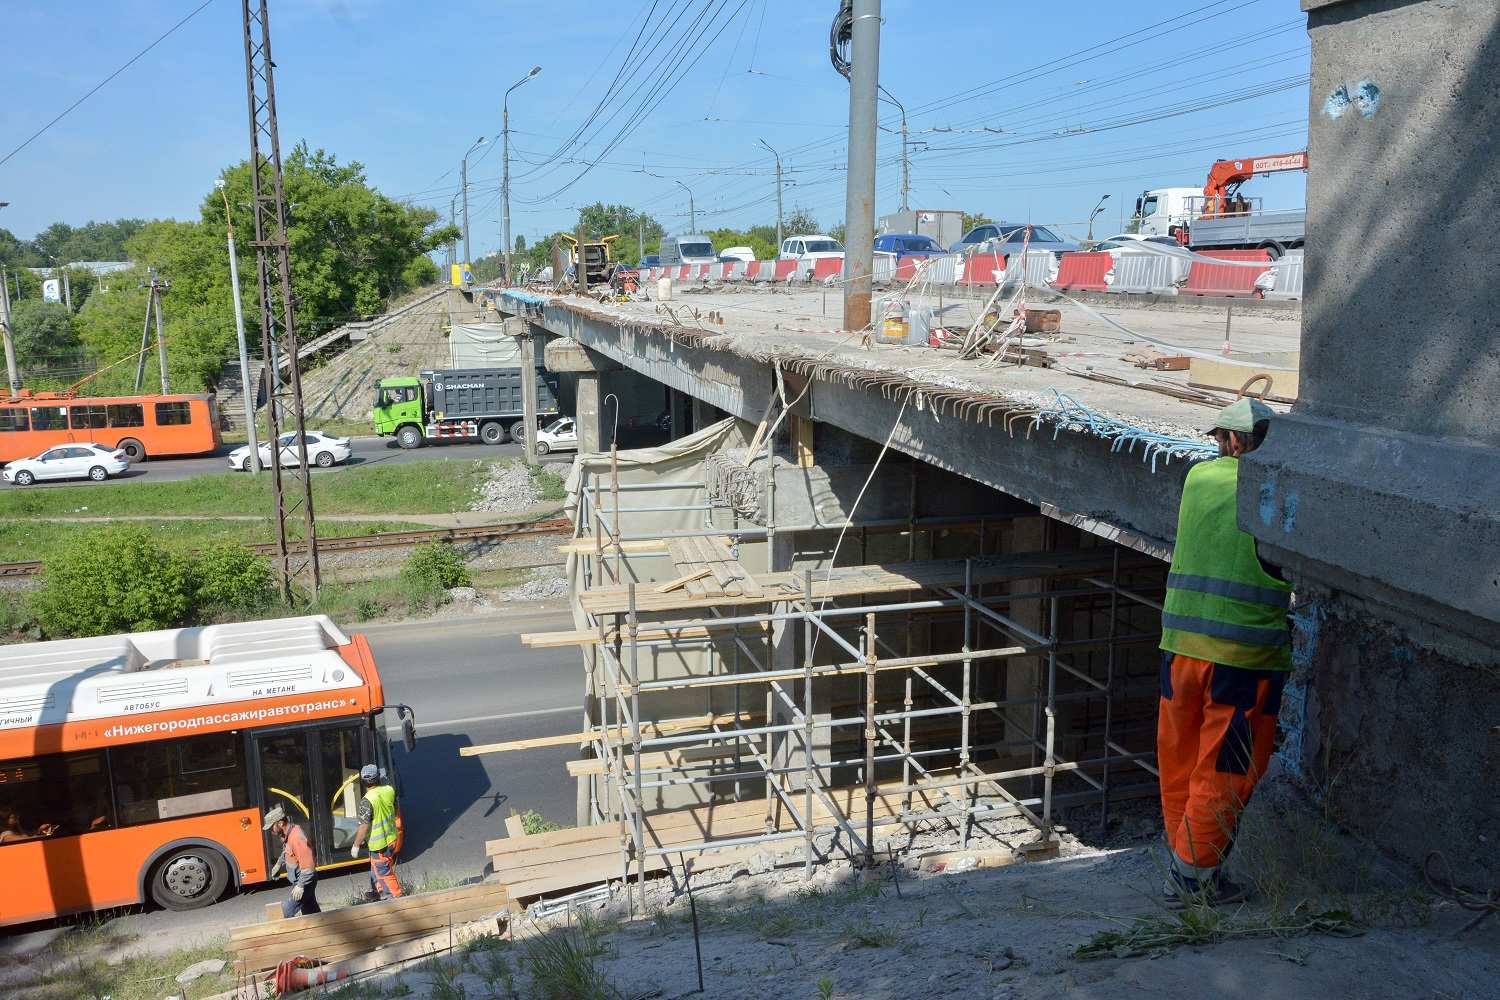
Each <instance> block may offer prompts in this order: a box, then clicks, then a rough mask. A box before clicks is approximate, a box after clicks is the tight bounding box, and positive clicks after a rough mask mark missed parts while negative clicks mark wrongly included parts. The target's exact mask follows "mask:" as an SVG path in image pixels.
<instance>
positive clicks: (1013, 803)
mask: <svg viewBox="0 0 1500 1000" xmlns="http://www.w3.org/2000/svg"><path fill="white" fill-rule="evenodd" d="M765 456H766V458H767V459H768V461H769V460H770V459H772V458H773V457H774V456H773V454H772V442H770V441H767V442H766V444H765ZM746 464H747V465H748V462H747V463H746ZM585 472H586V474H585V481H583V482H582V484H581V487H580V488H579V490H578V492H577V495H576V502H577V509H576V520H575V538H574V540H573V541H572V542H571V543H570V544H569V546H568V551H569V552H570V554H571V555H573V556H575V557H576V558H577V559H578V564H577V567H576V570H577V580H578V583H577V588H576V589H577V599H578V603H579V606H580V607H581V611H582V614H583V615H584V616H585V618H584V620H585V621H586V622H587V628H586V629H581V630H579V632H575V633H573V634H572V635H573V637H574V639H575V641H576V644H577V645H580V646H582V647H583V648H584V651H585V658H586V661H587V669H588V672H589V677H590V679H591V682H590V690H589V692H588V699H587V702H588V703H587V705H586V717H585V731H584V733H583V734H582V735H583V742H584V743H585V745H586V746H587V747H588V748H589V749H590V750H591V752H592V755H593V757H594V758H595V759H594V760H593V761H585V762H581V763H582V764H584V765H586V766H581V767H580V768H579V769H578V771H577V772H576V773H577V774H579V776H580V780H581V781H585V782H587V793H586V803H587V805H586V810H587V812H586V816H587V819H588V820H589V821H591V822H594V823H597V824H600V826H601V827H605V826H609V825H613V828H614V834H615V837H616V839H617V841H618V844H617V849H618V855H617V863H616V864H612V865H611V866H610V867H611V868H613V870H614V873H613V875H612V877H614V878H624V879H625V880H626V881H633V882H634V883H635V885H636V886H637V887H638V890H639V892H640V893H641V897H640V898H641V901H642V903H644V885H645V879H646V877H647V874H648V871H660V870H661V869H662V868H663V867H664V866H666V865H669V864H670V862H669V858H670V857H673V856H676V857H682V856H684V855H687V854H691V853H693V852H707V851H722V850H724V849H729V848H757V849H761V848H765V847H766V845H773V846H775V845H780V846H781V847H791V846H793V845H796V844H797V843H799V842H800V844H801V847H802V853H803V865H804V869H805V871H806V872H808V873H811V870H812V866H813V865H814V864H815V863H816V862H817V861H818V860H819V859H820V858H821V857H825V856H826V855H827V854H828V852H829V850H830V847H829V844H830V843H832V844H836V845H839V846H841V847H842V849H843V850H844V851H845V852H846V853H847V854H848V855H849V856H850V857H851V858H853V859H854V860H855V861H856V862H860V863H863V864H865V865H873V864H875V863H876V862H877V855H876V847H877V835H876V831H877V829H879V828H883V827H889V826H902V827H906V828H907V829H912V828H913V827H914V825H916V824H922V823H926V822H928V821H939V822H942V823H945V824H948V825H949V826H951V827H953V828H955V829H956V830H957V833H958V837H959V839H960V843H961V844H962V846H964V847H967V846H968V845H969V843H970V839H971V837H972V835H973V834H974V832H975V830H976V829H977V828H979V827H980V826H981V825H982V824H984V823H986V822H988V821H990V820H995V819H999V818H1002V817H1020V818H1023V819H1024V820H1025V821H1026V822H1028V823H1029V824H1030V826H1031V827H1032V828H1034V831H1035V838H1034V840H1032V841H1031V842H1030V843H1029V844H1026V845H1024V846H1023V849H1025V850H1027V851H1033V850H1048V849H1050V848H1051V847H1052V846H1053V845H1054V844H1055V842H1056V822H1057V812H1058V810H1059V809H1060V808H1062V807H1074V806H1078V805H1083V804H1094V803H1096V804H1097V805H1098V807H1099V820H1100V823H1101V826H1103V825H1105V824H1107V821H1108V812H1109V809H1110V803H1111V800H1112V799H1117V798H1119V797H1120V796H1122V795H1140V794H1146V793H1148V792H1152V791H1154V788H1155V785H1154V779H1155V776H1156V770H1155V768H1154V766H1153V759H1154V754H1152V753H1151V752H1149V749H1148V750H1132V749H1130V747H1129V744H1130V742H1131V740H1132V738H1136V737H1140V736H1141V735H1142V734H1143V732H1146V731H1154V727H1152V726H1150V725H1149V722H1150V720H1151V719H1152V718H1153V717H1154V709H1155V697H1156V684H1157V679H1156V670H1155V658H1154V650H1155V647H1156V645H1157V642H1158V640H1159V638H1160V622H1159V615H1160V610H1161V605H1160V601H1159V593H1160V590H1161V587H1162V583H1163V577H1164V573H1163V567H1161V564H1160V563H1158V562H1157V561H1155V560H1153V559H1150V558H1148V557H1145V556H1142V555H1139V554H1137V553H1133V552H1130V551H1128V550H1124V549H1122V548H1119V547H1117V546H1113V545H1109V544H1107V543H1101V544H1098V545H1095V546H1093V547H1084V548H1080V549H1077V550H1075V551H1068V552H1058V551H1046V550H1044V551H1035V552H1025V553H1010V554H1003V553H1002V554H990V553H989V549H990V548H993V547H995V546H996V544H998V541H999V538H998V536H999V535H1000V534H1001V533H1002V530H1003V528H1004V526H1005V523H1006V522H1007V521H1009V520H1011V519H1012V517H1013V516H1003V515H996V516H989V515H980V516H966V517H930V518H922V517H918V516H916V509H917V508H916V504H915V489H916V486H915V483H916V478H915V477H916V473H915V472H914V473H913V498H914V503H913V508H912V510H913V514H912V516H911V517H909V518H907V519H906V520H904V521H899V520H898V521H884V522H878V523H869V524H856V525H853V526H845V528H844V530H842V531H840V533H839V534H840V540H841V541H842V540H843V538H844V535H845V534H846V533H849V535H850V547H851V549H852V548H853V546H854V545H855V544H857V545H858V550H857V551H858V553H859V554H860V564H858V565H854V566H832V565H830V566H821V567H819V568H817V569H816V570H814V569H812V568H806V567H804V568H802V569H800V570H798V571H796V572H791V571H787V570H783V571H780V572H776V571H773V570H772V566H771V564H772V562H773V561H774V560H773V557H772V552H773V551H774V550H775V549H776V547H777V546H776V545H775V544H773V543H775V541H776V539H777V538H778V537H780V539H781V548H782V550H783V552H786V551H788V546H790V551H793V552H795V551H796V544H795V543H796V538H797V535H798V533H799V532H803V531H810V530H817V531H827V530H828V526H827V525H817V526H805V525H803V526H782V527H778V526H777V525H776V524H775V519H774V511H775V496H774V490H775V486H774V483H775V477H774V475H773V476H771V477H769V479H768V485H767V490H768V492H769V493H770V495H769V496H767V497H765V506H764V509H765V511H766V512H767V517H766V519H765V520H766V523H765V524H764V525H759V524H754V523H744V522H742V520H741V517H740V515H739V514H738V513H737V512H736V511H735V510H734V509H732V507H730V506H728V505H725V504H723V503H722V502H716V500H715V498H714V497H712V496H710V494H709V490H708V484H707V483H706V482H705V481H689V482H661V483H658V482H651V481H643V482H632V483H622V482H621V476H620V465H619V456H618V454H617V453H614V452H612V453H611V459H610V464H609V467H608V469H607V470H599V471H598V472H597V473H596V474H593V475H587V470H585ZM698 478H699V480H704V479H706V478H707V477H706V476H700V477H698ZM661 491H674V492H675V493H676V494H678V495H677V496H676V497H674V498H673V500H674V502H670V503H668V502H662V500H661V499H660V496H661ZM684 492H686V493H688V494H690V499H689V500H688V501H687V502H682V496H681V494H683V493H684ZM643 515H644V516H643ZM662 515H668V516H670V517H676V518H679V519H681V518H689V519H691V520H693V521H697V522H700V523H699V524H698V525H697V526H695V527H690V528H686V529H684V528H662V527H660V526H659V522H660V521H661V520H662V517H661V516H662ZM643 522H644V523H643ZM954 533H959V534H961V535H962V536H963V537H965V538H969V537H975V538H977V545H976V546H975V548H974V549H973V550H972V551H977V552H978V553H979V554H978V555H973V554H971V555H967V556H965V557H962V558H947V559H943V558H927V559H922V558H918V556H919V553H920V552H921V551H922V550H924V549H925V550H926V551H928V552H929V553H931V552H932V551H933V550H934V548H935V545H936V540H937V538H938V537H939V536H940V535H941V536H948V535H952V534H954ZM880 535H887V536H889V535H894V536H896V537H895V538H894V539H892V538H889V537H888V538H886V539H885V540H884V543H883V546H884V549H885V550H886V551H890V550H891V548H892V546H898V547H899V545H900V542H901V540H903V539H904V541H905V543H906V555H907V557H908V558H907V560H906V561H904V562H894V563H893V562H885V563H878V564H865V562H864V559H865V553H866V552H867V551H868V550H869V546H870V544H871V538H872V536H880ZM1049 537H1050V532H1049ZM788 538H790V539H791V542H790V543H789V542H788ZM923 541H925V543H926V544H925V545H924V544H920V543H921V542H923ZM756 544H758V545H762V546H763V547H764V550H765V560H764V561H765V569H766V572H763V573H751V572H749V571H748V570H747V569H745V568H744V566H743V564H741V563H740V562H739V557H740V556H741V555H742V554H745V551H744V548H743V547H746V546H750V545H756ZM1044 549H1045V547H1044ZM662 560H668V562H666V563H664V562H663V561H662ZM955 632H956V641H955V642H951V643H948V645H949V646H951V647H953V648H944V649H934V648H927V649H924V650H921V651H918V649H917V648H916V647H917V646H918V645H927V646H929V647H931V646H932V645H933V644H934V641H935V640H934V637H935V636H941V635H949V634H953V633H955ZM919 637H925V640H926V641H925V642H922V641H919ZM661 647H667V648H670V649H671V650H673V651H674V652H675V651H681V650H686V649H692V648H697V649H700V650H701V651H702V656H701V658H699V659H698V660H697V661H696V663H695V665H694V666H691V667H689V668H688V669H687V670H686V671H685V672H684V673H682V674H681V675H680V676H669V677H661V676H646V674H645V671H644V670H643V665H642V660H643V655H644V654H647V653H649V652H650V651H652V650H653V649H656V648H661ZM820 654H821V655H820ZM1148 659H1149V661H1150V667H1149V669H1143V664H1144V663H1145V662H1146V661H1147V660H1148ZM681 662H683V663H687V662H689V661H688V660H687V659H684V660H682V661H681ZM884 678H891V679H889V680H883V679H884ZM841 679H846V680H842V681H841ZM847 679H853V680H852V681H850V680H847ZM840 687H843V688H852V689H853V693H852V697H849V698H846V699H845V700H844V701H842V702H840V701H838V700H837V694H838V691H837V689H838V688H840ZM882 688H883V690H882ZM726 689H727V691H726ZM693 692H697V693H699V694H700V695H701V696H702V698H703V700H704V701H705V702H706V703H707V708H708V711H707V713H706V714H704V715H701V716H691V717H687V718H666V719H663V718H660V712H659V711H653V704H652V703H653V701H659V700H661V699H662V698H663V696H666V695H669V694H679V695H680V694H683V693H693ZM846 693H847V692H846ZM715 698H718V699H719V700H721V701H722V700H725V699H726V698H727V700H729V701H730V704H729V705H726V706H721V707H722V708H723V709H724V711H722V712H716V711H715V708H714V700H715ZM1065 723H1066V725H1067V727H1068V730H1067V731H1066V732H1064V731H1062V730H1061V729H1060V727H1061V726H1063V725H1064V724H1065ZM1140 742H1145V743H1146V745H1147V747H1149V746H1150V745H1151V742H1150V741H1145V740H1143V741H1140ZM1064 744H1066V745H1067V747H1069V748H1071V749H1072V750H1074V751H1076V752H1074V753H1072V754H1070V755H1065V754H1064V753H1063V752H1062V750H1063V746H1064ZM587 765H592V766H587ZM986 765H988V767H987V766H986ZM1123 766H1128V767H1129V769H1130V771H1131V773H1132V774H1134V775H1139V776H1143V777H1142V780H1139V781H1135V782H1129V781H1127V782H1125V786H1124V787H1123V788H1121V787H1120V775H1121V770H1120V768H1121V767H1123ZM570 770H571V768H570ZM882 775H883V776H884V780H881V778H882ZM846 779H852V780H846ZM584 799H585V796H582V795H581V797H580V805H581V811H582V807H583V802H584ZM668 799H674V800H675V804H678V805H682V804H687V805H689V806H690V807H692V806H699V807H702V806H706V804H708V803H725V802H733V803H736V804H739V805H737V806H736V809H735V811H734V812H733V815H734V816H736V817H739V819H738V820H737V822H736V824H731V826H732V828H731V829H729V830H728V831H727V835H725V834H723V833H721V832H718V831H715V830H713V829H712V828H711V827H712V824H710V823H709V822H708V821H707V819H703V820H701V821H695V822H692V823H686V824H684V823H680V822H679V823H673V822H668V821H667V820H666V819H664V818H670V817H675V816H677V815H678V814H679V813H680V812H681V810H672V811H668V812H661V811H659V810H655V809H653V800H655V802H656V803H657V804H658V805H661V804H665V803H666V802H667V800H668ZM756 803H763V807H764V808H763V816H761V817H760V819H759V822H758V828H754V829H749V828H748V827H751V826H755V825H756V821H755V816H757V815H759V810H758V806H757V805H756ZM820 836H822V837H823V838H824V843H823V844H822V845H820V843H819V839H820ZM830 836H831V841H830V840H829V839H828V838H829V837H830ZM632 876H633V878H632Z"/></svg>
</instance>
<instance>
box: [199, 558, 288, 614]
mask: <svg viewBox="0 0 1500 1000" xmlns="http://www.w3.org/2000/svg"><path fill="white" fill-rule="evenodd" d="M192 565H193V582H194V585H195V596H196V598H197V606H198V608H199V609H207V608H225V609H230V610H234V611H249V612H253V611H259V610H261V609H263V608H265V607H266V606H267V605H268V604H270V603H271V601H272V600H273V598H274V597H275V593H276V591H275V588H274V587H273V585H272V583H271V566H270V564H269V563H268V562H266V560H264V559H262V558H261V557H260V556H258V555H256V554H255V553H253V552H251V551H250V550H249V549H247V548H245V547H244V546H241V545H233V544H229V543H225V544H221V545H214V546H212V547H210V548H207V549H204V550H203V551H202V552H200V553H199V554H198V555H197V556H196V557H195V558H194V559H193V563H192Z"/></svg>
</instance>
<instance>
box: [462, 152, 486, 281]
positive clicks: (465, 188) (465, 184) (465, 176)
mask: <svg viewBox="0 0 1500 1000" xmlns="http://www.w3.org/2000/svg"><path fill="white" fill-rule="evenodd" d="M487 142H489V140H488V139H486V138H485V137H484V136H480V137H479V138H478V139H475V140H474V145H472V146H470V147H469V148H468V149H467V150H466V151H465V152H464V158H463V160H462V161H461V162H460V163H459V169H458V178H459V179H458V186H459V190H460V191H462V193H463V196H464V260H463V262H464V266H465V267H467V266H468V265H469V264H470V263H472V261H470V260H469V154H470V153H472V152H474V150H476V149H478V148H479V147H480V146H483V145H484V144H485V143H487Z"/></svg>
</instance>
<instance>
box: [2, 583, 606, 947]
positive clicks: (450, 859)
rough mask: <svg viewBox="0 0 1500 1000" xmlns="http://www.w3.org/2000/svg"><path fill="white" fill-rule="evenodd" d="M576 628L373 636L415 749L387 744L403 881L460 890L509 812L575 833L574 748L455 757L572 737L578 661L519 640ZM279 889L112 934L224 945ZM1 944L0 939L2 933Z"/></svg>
mask: <svg viewBox="0 0 1500 1000" xmlns="http://www.w3.org/2000/svg"><path fill="white" fill-rule="evenodd" d="M571 627H572V618H571V617H570V616H569V614H568V612H567V610H566V608H563V607H559V606H557V605H533V606H531V607H528V608H524V609H515V610H508V611H505V612H501V613H498V614H490V615H474V616H472V617H467V618H448V619H440V620H434V621H421V622H408V623H398V624H391V625H372V626H368V627H366V628H364V629H362V630H361V631H363V632H364V634H365V635H367V636H368V637H369V640H370V646H371V648H372V650H373V651H374V653H375V660H376V663H377V664H378V665H379V667H380V671H381V677H382V679H383V681H384V683H385V696H386V703H387V704H393V703H397V702H402V703H405V704H407V705H410V706H411V707H412V709H413V710H414V711H415V712H416V717H417V746H416V750H415V751H414V752H412V753H411V754H407V753H406V752H405V750H404V749H403V748H402V747H401V745H400V738H399V734H397V733H392V734H391V735H392V739H393V750H394V755H395V756H394V759H395V763H396V766H397V768H398V770H399V772H400V781H401V787H402V800H401V812H402V816H403V818H404V820H405V825H406V831H407V833H406V843H405V846H404V847H403V849H402V853H401V858H400V861H399V866H398V867H399V871H400V873H401V875H402V877H403V878H404V879H407V880H413V879H414V878H416V877H419V876H420V875H421V874H422V873H424V872H426V873H436V872H442V873H447V874H452V875H455V876H458V877H460V878H464V877H469V876H472V875H478V874H479V873H480V872H481V871H482V870H483V868H484V865H485V862H486V858H485V856H484V842H485V841H486V840H491V839H494V838H496V837H500V836H503V835H504V832H505V831H504V821H505V817H506V816H507V815H509V813H510V810H511V809H515V810H516V811H518V812H524V811H525V810H527V809H535V810H537V811H539V812H541V813H542V814H544V815H546V816H547V817H548V818H550V819H553V820H556V821H558V822H560V823H564V824H569V825H571V824H572V822H573V820H574V817H575V812H574V809H575V798H574V787H575V786H574V783H573V779H571V778H569V777H568V774H567V771H566V770H565V769H564V763H565V762H566V761H567V760H569V759H570V758H571V757H572V756H574V754H575V751H574V750H573V748H571V747H557V748H548V749H543V750H530V751H520V752H515V753H503V754H489V755H483V756H478V757H460V756H459V755H458V750H459V748H460V747H463V746H471V745H477V744H481V743H494V742H499V741H502V740H517V739H529V738H532V737H538V736H548V735H552V734H555V733H561V732H573V731H576V730H577V729H578V728H579V727H580V725H581V723H582V716H581V712H582V707H581V693H582V690H583V680H582V671H581V667H582V660H581V659H580V657H579V655H578V651H577V650H576V649H573V648H565V649H543V650H531V649H527V648H525V647H523V646H522V645H521V643H520V639H519V634H520V633H521V632H523V631H526V632H530V631H547V630H553V629H566V628H571ZM368 886H369V877H368V869H367V868H360V869H356V870H355V871H354V872H353V873H351V874H346V875H338V876H329V877H325V878H323V879H322V880H320V882H319V886H318V895H319V898H320V899H322V900H325V901H327V902H342V901H343V900H345V899H347V898H348V897H350V896H352V895H354V894H355V893H356V892H359V891H363V890H364V889H365V888H368ZM285 893H286V888H285V886H282V887H280V888H274V887H273V888H262V889H256V890H252V891H248V892H245V893H242V894H241V895H239V896H237V897H231V898H228V899H224V900H221V901H220V902H218V903H216V904H214V905H213V906H211V907H209V908H207V909H205V910H199V911H196V912H191V913H174V912H171V911H167V910H151V911H148V912H144V913H130V914H124V915H120V916H118V917H117V920H116V926H118V927H119V928H120V929H121V930H123V931H125V932H127V933H131V934H135V935H139V936H140V937H141V938H142V939H143V940H144V941H145V942H147V943H148V945H149V944H150V943H151V942H160V943H162V945H163V946H164V947H178V946H181V945H185V944H187V943H188V942H189V941H191V940H196V939H206V938H213V937H218V936H222V935H224V934H225V933H226V932H227V929H228V928H229V927H233V926H236V925H239V924H244V923H251V922H254V921H257V920H259V919H260V918H261V915H262V912H263V910H264V907H265V904H266V903H268V902H279V901H280V900H281V899H282V898H283V896H284V895H285ZM19 930H20V933H11V934H10V935H9V936H8V937H0V957H3V956H7V955H17V954H25V953H27V952H30V951H34V950H35V949H37V948H41V947H45V946H46V944H47V943H48V942H49V941H51V940H52V939H53V938H54V937H55V936H56V935H57V933H58V928H57V926H56V925H54V924H48V925H44V926H40V927H38V926H36V925H31V926H29V927H24V928H20V929H19ZM0 933H3V932H0Z"/></svg>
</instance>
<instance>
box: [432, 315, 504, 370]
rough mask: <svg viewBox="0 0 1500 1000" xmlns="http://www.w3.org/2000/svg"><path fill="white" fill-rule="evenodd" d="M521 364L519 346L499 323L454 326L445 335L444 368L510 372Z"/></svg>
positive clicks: (457, 324)
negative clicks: (508, 369)
mask: <svg viewBox="0 0 1500 1000" xmlns="http://www.w3.org/2000/svg"><path fill="white" fill-rule="evenodd" d="M520 363H521V345H520V343H519V342H518V341H517V340H516V338H515V337H513V336H511V335H510V334H508V333H506V332H505V326H504V325H503V324H501V323H455V324H453V331H452V332H451V333H450V334H449V335H448V364H449V366H450V367H452V368H514V367H516V366H517V365H519V364H520Z"/></svg>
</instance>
